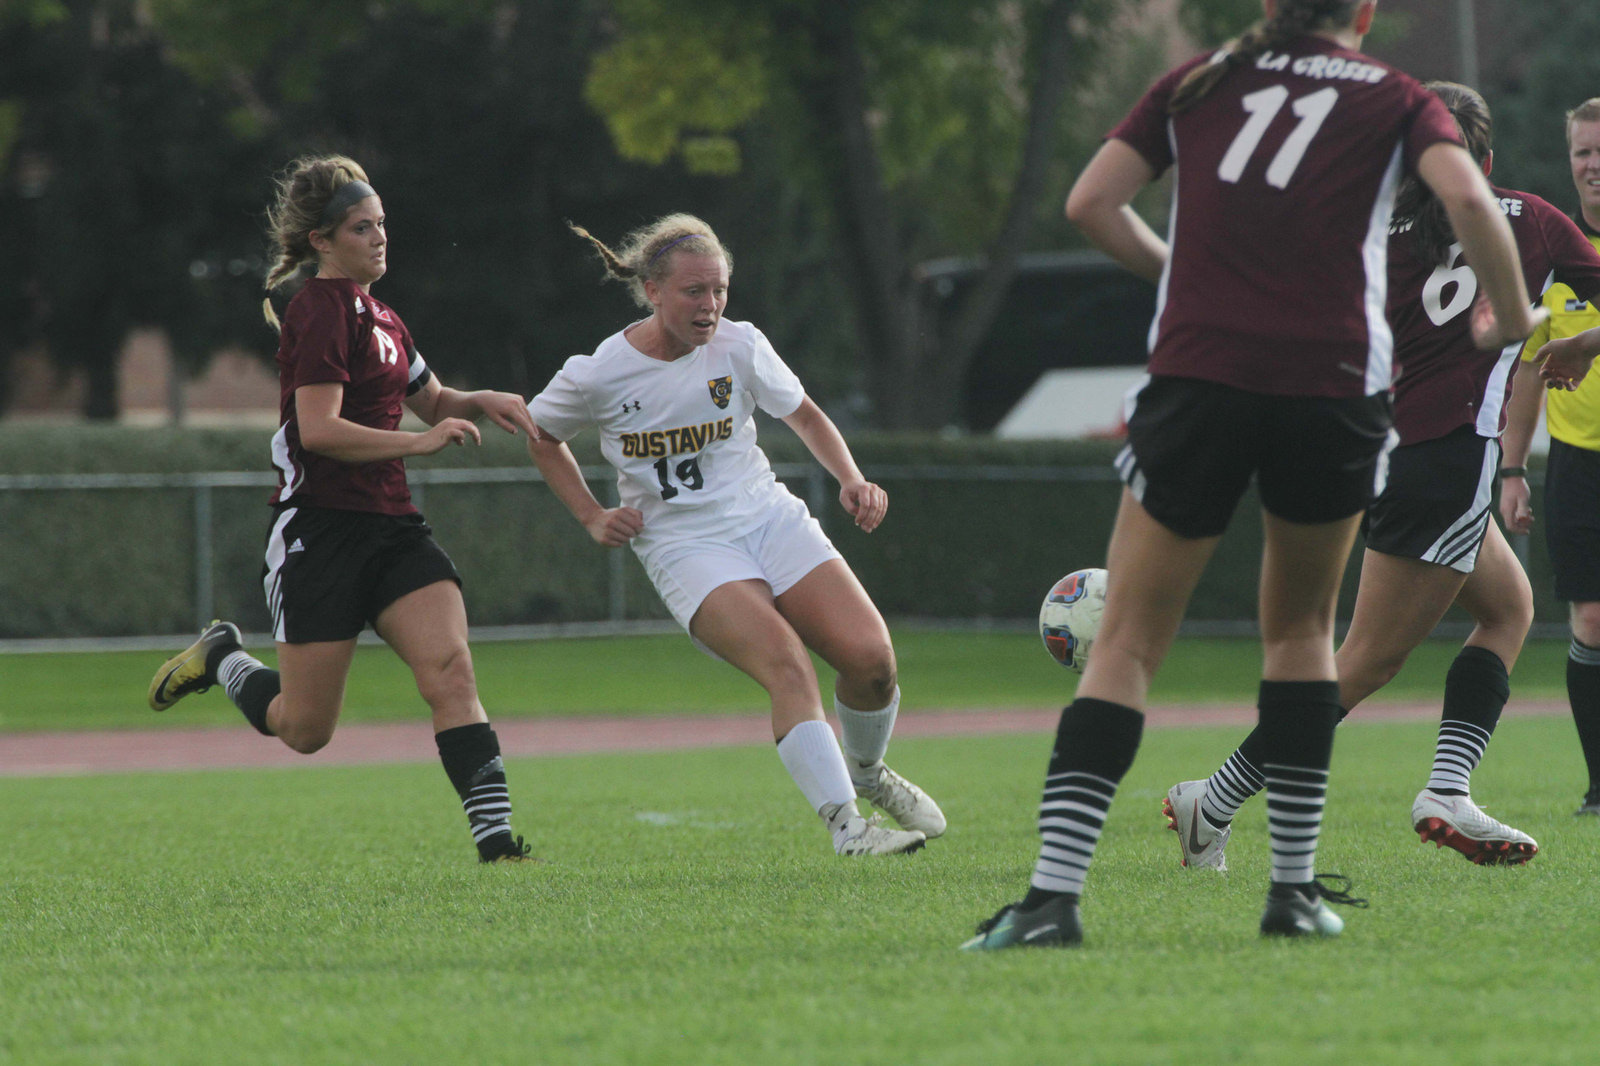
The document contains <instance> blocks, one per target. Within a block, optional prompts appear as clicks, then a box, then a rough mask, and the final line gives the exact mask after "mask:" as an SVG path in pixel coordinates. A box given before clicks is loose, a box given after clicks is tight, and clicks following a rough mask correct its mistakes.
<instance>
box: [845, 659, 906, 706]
mask: <svg viewBox="0 0 1600 1066" xmlns="http://www.w3.org/2000/svg"><path fill="white" fill-rule="evenodd" d="M839 678H840V681H841V682H842V683H843V684H844V685H846V686H848V687H849V688H850V689H851V690H852V691H855V692H861V693H866V694H869V695H870V697H871V705H872V706H874V707H882V706H884V705H885V704H887V703H888V702H889V701H890V700H891V699H893V698H894V687H895V685H896V684H897V683H898V681H899V675H898V672H897V670H896V668H895V660H894V648H893V647H892V646H891V645H889V644H876V643H874V644H870V645H864V646H862V647H860V648H857V649H855V650H853V651H852V652H851V654H850V655H849V656H848V657H847V658H846V659H845V661H844V662H842V663H840V665H839Z"/></svg>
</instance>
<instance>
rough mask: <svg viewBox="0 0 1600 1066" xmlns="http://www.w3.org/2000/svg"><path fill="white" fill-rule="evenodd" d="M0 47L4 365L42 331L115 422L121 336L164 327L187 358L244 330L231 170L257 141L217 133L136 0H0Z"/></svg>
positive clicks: (242, 257)
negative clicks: (1, 60)
mask: <svg viewBox="0 0 1600 1066" xmlns="http://www.w3.org/2000/svg"><path fill="white" fill-rule="evenodd" d="M0 54H4V55H6V56H8V57H13V58H14V60H15V61H13V62H8V63H7V64H5V65H4V66H3V67H0V101H3V102H4V106H0V114H7V115H9V116H10V123H9V126H10V131H9V135H8V136H7V137H5V138H4V140H5V143H4V144H3V145H0V147H3V148H4V149H5V150H4V151H3V152H0V168H3V170H0V172H3V173H4V175H5V178H6V180H5V181H4V182H3V184H0V218H3V219H4V222H3V223H0V225H3V227H4V230H5V234H4V235H5V238H6V247H7V255H6V259H7V264H6V266H5V267H4V269H3V273H0V337H5V338H7V340H6V341H5V342H0V358H9V356H10V354H11V352H12V351H14V347H11V348H8V347H7V346H8V345H9V346H15V345H18V344H20V343H26V342H28V341H31V340H35V339H43V340H44V341H45V343H46V344H47V345H48V347H49V350H50V352H51V354H52V357H53V360H54V362H55V364H56V365H57V366H58V367H59V368H61V369H63V370H67V369H73V368H77V369H81V370H82V371H83V372H84V375H85V378H86V381H87V390H86V396H85V402H84V404H85V405H84V414H86V415H87V416H89V417H90V418H96V419H105V418H112V417H114V416H115V415H116V414H117V413H118V399H117V389H116V386H117V379H116V367H117V362H116V360H117V355H118V353H119V351H120V350H121V348H122V344H123V342H124V340H125V339H126V337H127V334H128V332H129V330H130V329H132V328H134V327H137V326H155V327H160V328H163V329H165V330H166V331H167V333H168V334H169V336H170V337H171V339H172V342H173V344H174V346H175V347H176V348H177V350H178V351H179V353H180V355H181V356H182V357H183V358H184V359H185V360H186V361H188V362H189V363H191V364H193V363H196V362H199V361H200V360H202V359H204V358H208V357H209V353H210V352H211V351H212V350H214V349H215V348H217V347H221V346H223V345H226V344H230V343H235V342H238V341H239V340H241V339H242V334H241V331H240V330H239V329H238V328H237V325H236V324H237V323H238V322H239V321H240V316H239V313H238V312H239V311H240V309H242V308H243V307H244V306H246V305H247V304H248V302H249V301H250V299H251V293H250V286H249V282H248V279H247V275H248V274H249V273H250V272H251V271H252V270H256V269H258V268H259V240H257V239H254V238H253V235H252V233H251V230H252V222H251V220H250V219H249V216H248V214H247V213H246V211H245V206H244V203H243V202H242V201H241V200H240V198H239V197H238V195H237V188H236V187H235V186H233V185H231V184H230V183H229V181H228V180H227V178H228V175H229V174H230V173H232V172H234V171H236V170H237V169H238V168H239V167H240V166H241V165H248V161H249V160H250V159H251V158H252V149H253V146H252V145H250V144H247V143H244V142H240V141H237V140H234V139H230V138H227V137H220V138H219V137H218V136H217V132H216V131H217V130H218V128H219V126H221V123H222V119H223V116H224V111H223V107H222V106H221V104H220V102H219V99H218V97H217V96H216V95H215V94H211V93H207V92H205V91H203V90H202V89H201V88H200V87H199V86H197V85H195V84H194V83H193V81H192V80H190V79H189V78H188V77H186V76H185V75H184V74H183V72H182V71H180V70H179V69H177V68H176V67H174V66H173V65H172V64H171V63H170V62H169V61H168V59H167V57H166V55H165V54H164V49H163V42H162V40H161V38H160V35H159V33H158V32H157V30H156V28H155V26H154V25H153V24H152V23H151V22H150V21H149V19H148V18H147V17H146V14H145V12H144V10H143V9H142V7H141V6H140V5H139V4H137V3H134V2H132V0H63V2H61V3H46V2H44V0H34V2H33V3H31V4H26V5H20V6H16V7H12V8H8V9H7V10H6V11H5V12H4V14H3V16H0ZM252 257H254V259H255V262H252ZM0 400H3V397H0Z"/></svg>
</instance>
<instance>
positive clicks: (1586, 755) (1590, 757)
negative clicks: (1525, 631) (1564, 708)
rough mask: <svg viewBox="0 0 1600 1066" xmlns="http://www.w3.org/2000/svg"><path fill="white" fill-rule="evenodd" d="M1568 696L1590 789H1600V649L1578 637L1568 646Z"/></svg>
mask: <svg viewBox="0 0 1600 1066" xmlns="http://www.w3.org/2000/svg"><path fill="white" fill-rule="evenodd" d="M1567 699H1568V700H1569V701H1571V703H1572V721H1573V724H1574V725H1576V726H1577V727H1578V743H1579V744H1580V745H1581V746H1582V747H1583V760H1584V763H1585V764H1586V765H1587V766H1588V768H1589V790H1590V791H1591V792H1593V791H1595V790H1596V789H1600V648H1591V647H1589V645H1587V644H1584V643H1582V642H1581V641H1579V640H1578V639H1577V638H1576V637H1574V638H1573V640H1572V645H1571V647H1569V648H1568V649H1567Z"/></svg>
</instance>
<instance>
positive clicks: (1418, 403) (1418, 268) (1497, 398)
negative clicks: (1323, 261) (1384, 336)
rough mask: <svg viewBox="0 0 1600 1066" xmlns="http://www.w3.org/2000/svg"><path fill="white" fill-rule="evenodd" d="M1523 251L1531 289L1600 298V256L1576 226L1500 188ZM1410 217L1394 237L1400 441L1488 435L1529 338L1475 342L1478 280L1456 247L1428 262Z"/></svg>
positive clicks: (1497, 430)
mask: <svg viewBox="0 0 1600 1066" xmlns="http://www.w3.org/2000/svg"><path fill="white" fill-rule="evenodd" d="M1494 192H1495V196H1497V197H1498V198H1499V200H1500V209H1501V210H1502V211H1504V212H1505V215H1506V221H1508V222H1510V223H1511V232H1512V233H1514V234H1515V235H1516V238H1517V251H1518V253H1519V254H1520V256H1521V258H1522V276H1523V279H1524V280H1525V281H1526V283H1527V286H1528V291H1529V292H1531V293H1543V292H1544V291H1545V290H1546V289H1548V288H1549V287H1550V286H1551V285H1552V284H1554V283H1556V282H1561V283H1562V284H1564V285H1568V286H1570V287H1571V288H1572V291H1573V292H1574V293H1576V294H1577V296H1578V298H1579V299H1582V300H1592V299H1594V298H1595V296H1597V295H1600V253H1596V252H1595V249H1594V246H1593V245H1592V244H1590V243H1589V239H1588V238H1587V237H1585V236H1584V235H1583V233H1582V231H1581V230H1579V229H1578V227H1577V225H1576V224H1575V223H1574V222H1573V221H1572V220H1571V219H1570V218H1568V217H1567V216H1566V215H1563V214H1562V213H1561V212H1560V211H1557V210H1556V209H1555V208H1554V207H1552V206H1551V205H1550V204H1549V203H1548V202H1546V201H1544V200H1541V199H1539V197H1537V196H1534V195H1532V194H1531V193H1525V192H1517V191H1516V190H1514V189H1501V188H1496V189H1495V190H1494ZM1419 252H1420V249H1418V248H1417V245H1416V241H1415V240H1413V239H1412V237H1411V235H1410V233H1409V226H1407V225H1406V223H1405V222H1404V221H1403V220H1402V221H1401V222H1398V223H1396V225H1395V232H1394V233H1393V235H1392V236H1391V237H1390V240H1389V324H1390V326H1391V328H1392V329H1393V330H1394V342H1395V363H1396V364H1397V370H1398V372H1399V377H1398V379H1397V380H1396V381H1395V386H1394V424H1395V429H1396V430H1397V431H1398V432H1399V433H1400V443H1401V444H1416V443H1418V442H1419V441H1425V440H1433V439H1434V438H1436V437H1442V436H1444V435H1445V434H1446V433H1449V432H1451V431H1453V430H1455V429H1457V428H1459V427H1461V426H1474V427H1475V428H1476V430H1477V433H1478V435H1479V436H1480V437H1498V436H1499V435H1500V434H1501V433H1502V432H1503V431H1504V430H1505V428H1506V411H1505V405H1506V401H1507V400H1508V399H1509V398H1510V396H1511V381H1512V378H1513V377H1514V376H1515V373H1516V367H1517V357H1518V355H1519V354H1520V353H1521V351H1522V342H1521V341H1518V342H1517V343H1515V344H1511V345H1508V346H1507V347H1505V348H1504V349H1502V350H1500V351H1497V352H1483V351H1479V350H1478V349H1477V348H1476V347H1474V345H1473V343H1472V330H1471V319H1472V316H1471V314H1470V312H1471V310H1472V303H1473V300H1474V299H1475V298H1476V297H1477V294H1478V279H1477V277H1476V276H1474V274H1473V273H1472V268H1471V267H1469V266H1467V264H1466V263H1465V262H1464V261H1463V260H1462V258H1461V245H1459V244H1453V245H1451V246H1450V251H1449V261H1448V262H1446V263H1442V264H1441V263H1433V262H1424V261H1423V260H1422V259H1421V258H1420V257H1419Z"/></svg>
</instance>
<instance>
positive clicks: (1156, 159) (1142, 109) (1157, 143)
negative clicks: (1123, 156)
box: [1106, 57, 1209, 174]
mask: <svg viewBox="0 0 1600 1066" xmlns="http://www.w3.org/2000/svg"><path fill="white" fill-rule="evenodd" d="M1207 58H1209V57H1201V58H1200V59H1195V60H1192V61H1191V62H1188V63H1185V64H1183V66H1181V67H1178V68H1176V69H1175V70H1170V71H1168V72H1167V73H1166V74H1164V75H1163V76H1162V77H1161V78H1160V80H1158V81H1157V82H1156V83H1155V84H1154V85H1152V86H1151V87H1150V89H1149V90H1148V91H1147V92H1146V93H1145V94H1144V96H1142V97H1140V99H1139V102H1138V103H1137V104H1134V105H1133V110H1132V111H1129V112H1128V114H1127V117H1126V118H1124V119H1123V120H1122V121H1121V122H1119V123H1117V125H1116V128H1115V129H1113V130H1112V131H1111V132H1110V133H1108V134H1106V140H1108V141H1109V140H1117V141H1123V142H1125V143H1127V145H1128V146H1129V147H1131V148H1132V149H1133V150H1134V151H1136V152H1138V153H1139V154H1140V155H1141V156H1143V157H1144V160H1145V162H1146V163H1149V164H1150V166H1151V168H1152V169H1154V170H1155V172H1156V173H1157V174H1161V173H1163V172H1164V171H1166V169H1167V168H1168V167H1170V166H1172V138H1171V136H1170V134H1169V133H1168V126H1167V121H1168V119H1169V118H1170V116H1169V115H1168V114H1167V102H1168V101H1169V100H1171V99H1172V93H1173V91H1174V90H1175V89H1176V88H1177V87H1178V83H1179V82H1180V81H1182V80H1183V76H1184V75H1185V74H1187V73H1189V71H1190V70H1191V69H1193V68H1194V67H1196V66H1199V65H1200V63H1201V62H1204V61H1205V60H1206V59H1207Z"/></svg>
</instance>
